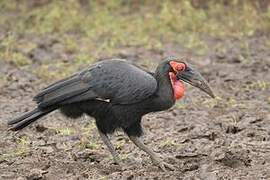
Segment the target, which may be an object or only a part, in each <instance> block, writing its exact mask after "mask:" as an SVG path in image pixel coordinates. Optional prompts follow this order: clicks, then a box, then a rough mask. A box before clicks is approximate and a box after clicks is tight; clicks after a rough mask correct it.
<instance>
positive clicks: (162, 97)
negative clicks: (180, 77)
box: [152, 73, 175, 111]
mask: <svg viewBox="0 0 270 180" xmlns="http://www.w3.org/2000/svg"><path fill="white" fill-rule="evenodd" d="M155 78H156V80H157V82H158V87H157V91H156V93H155V97H154V98H153V105H152V106H153V107H157V111H160V110H166V109H169V108H170V107H172V106H173V105H174V103H175V97H174V91H173V88H172V85H171V80H170V78H169V76H168V75H166V74H159V73H156V74H155Z"/></svg>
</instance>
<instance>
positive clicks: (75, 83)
mask: <svg viewBox="0 0 270 180" xmlns="http://www.w3.org/2000/svg"><path fill="white" fill-rule="evenodd" d="M156 88H157V82H156V80H155V78H154V77H153V76H152V75H151V74H149V73H148V72H145V71H143V70H141V69H139V68H138V67H136V66H134V65H132V64H129V63H128V62H126V61H123V60H107V61H101V62H99V63H96V64H94V65H92V66H90V67H89V68H87V69H86V70H84V71H81V72H80V73H77V74H75V75H72V76H71V77H69V78H66V79H63V80H60V81H58V82H56V83H53V84H52V85H50V86H48V87H47V88H45V89H44V90H43V91H41V92H40V93H39V94H37V95H36V96H35V97H34V100H35V101H36V102H37V103H38V105H39V107H40V108H46V107H49V106H53V105H60V104H68V103H74V102H80V101H86V100H92V99H108V100H109V101H110V102H112V103H119V104H131V103H136V102H139V101H141V100H143V99H145V98H147V97H149V96H151V95H152V94H153V93H154V92H155V91H156Z"/></svg>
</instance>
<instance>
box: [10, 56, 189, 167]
mask: <svg viewBox="0 0 270 180" xmlns="http://www.w3.org/2000/svg"><path fill="white" fill-rule="evenodd" d="M170 61H177V58H174V57H170V58H168V59H166V60H164V61H162V62H161V63H160V64H159V66H158V67H157V69H156V71H155V73H149V72H147V71H144V70H142V69H140V68H138V67H137V66H135V65H132V64H130V63H128V62H127V61H125V60H121V59H113V60H105V61H101V62H98V63H96V64H93V65H91V66H90V67H89V68H87V69H85V70H83V71H81V72H79V73H77V74H74V75H72V76H70V77H68V78H66V79H63V80H60V81H58V82H56V83H54V84H52V85H50V86H48V87H47V88H45V89H43V90H42V91H41V92H40V93H38V94H37V95H36V96H35V97H34V100H35V101H36V103H37V107H36V108H35V109H34V110H32V111H30V112H27V113H25V114H23V115H22V116H19V117H17V118H15V119H13V120H10V121H9V122H8V124H9V125H13V126H12V127H11V128H10V129H11V130H20V129H22V128H24V127H25V126H27V125H29V124H30V123H32V122H34V121H36V120H37V119H39V118H41V117H42V116H44V115H46V114H48V113H50V112H52V111H54V110H56V109H59V110H60V111H61V112H62V113H63V114H64V115H66V116H67V117H70V118H78V117H81V116H82V115H84V114H86V115H89V116H91V117H94V118H95V120H96V125H97V128H98V130H99V133H100V136H101V138H102V140H103V141H104V143H105V144H106V145H107V146H108V148H109V150H110V152H111V153H112V155H113V157H114V160H115V162H117V163H119V157H118V155H117V153H116V152H115V150H114V149H113V146H112V144H111V143H110V141H109V140H108V137H107V134H110V133H113V132H114V131H115V130H116V129H122V130H123V131H124V132H125V133H126V134H127V135H128V136H129V137H130V139H131V140H132V141H133V142H134V143H135V144H136V145H137V146H138V147H140V148H141V149H142V150H144V151H145V152H147V153H148V154H149V155H150V157H151V158H152V160H153V162H155V163H157V164H158V165H159V166H160V167H161V168H162V169H164V167H165V166H167V167H169V165H168V164H166V163H161V161H160V160H159V159H158V158H157V156H156V155H155V154H154V152H152V151H151V150H150V149H148V148H147V147H146V146H145V145H144V144H143V143H142V142H140V141H139V140H138V137H139V136H141V135H142V127H141V118H142V116H143V115H145V114H147V113H149V112H155V111H162V110H166V109H168V108H170V107H172V106H173V104H174V103H175V97H174V89H173V86H172V82H171V79H170V76H169V73H170V72H172V73H175V75H178V74H179V72H176V71H175V69H174V68H173V67H172V66H171V65H170ZM179 63H181V62H179ZM181 66H186V64H185V63H182V64H181ZM184 69H186V68H184ZM177 73H178V74H177Z"/></svg>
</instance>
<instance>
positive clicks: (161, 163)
mask: <svg viewBox="0 0 270 180" xmlns="http://www.w3.org/2000/svg"><path fill="white" fill-rule="evenodd" d="M152 162H153V164H154V165H156V166H158V167H159V168H160V169H161V170H162V171H164V172H166V171H167V169H169V170H170V171H174V170H175V167H174V166H173V165H171V164H168V163H166V162H164V161H162V160H161V159H158V158H152ZM166 168H167V169H166Z"/></svg>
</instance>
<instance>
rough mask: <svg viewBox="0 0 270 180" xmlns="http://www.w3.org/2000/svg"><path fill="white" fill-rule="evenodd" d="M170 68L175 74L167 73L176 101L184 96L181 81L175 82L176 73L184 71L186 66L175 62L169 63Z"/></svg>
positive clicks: (183, 87)
mask: <svg viewBox="0 0 270 180" xmlns="http://www.w3.org/2000/svg"><path fill="white" fill-rule="evenodd" d="M170 65H171V67H172V68H173V70H174V71H175V72H169V76H170V80H171V84H172V88H173V92H174V98H175V100H178V99H180V98H182V97H183V96H184V93H185V86H184V83H183V82H182V81H179V80H177V78H176V73H177V72H179V71H184V70H185V68H186V65H185V64H184V63H179V62H176V61H171V62H170Z"/></svg>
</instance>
